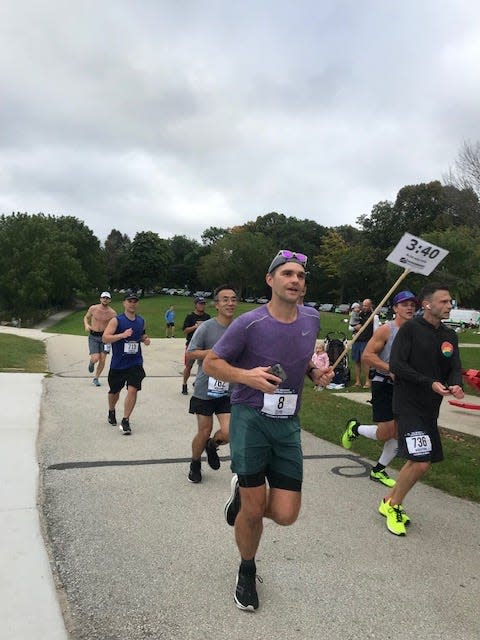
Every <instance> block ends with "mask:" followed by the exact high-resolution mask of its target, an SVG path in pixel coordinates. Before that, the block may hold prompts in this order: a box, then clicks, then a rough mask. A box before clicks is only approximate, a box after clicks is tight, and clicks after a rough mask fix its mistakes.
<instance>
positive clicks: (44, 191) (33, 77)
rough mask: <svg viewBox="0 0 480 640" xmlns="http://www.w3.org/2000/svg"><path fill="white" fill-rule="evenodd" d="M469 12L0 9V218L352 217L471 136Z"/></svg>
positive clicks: (408, 2) (184, 5)
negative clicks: (14, 214) (44, 215)
mask: <svg viewBox="0 0 480 640" xmlns="http://www.w3.org/2000/svg"><path fill="white" fill-rule="evenodd" d="M479 68H480V3H478V2H477V1H476V0H472V1H461V0H452V1H451V2H445V1H443V2H442V1H441V0H431V1H430V0H402V2H398V1H396V2H389V1H388V0H378V1H376V2H374V1H372V0H363V1H362V2H359V1H358V0H352V1H343V2H342V1H341V0H329V1H322V0H292V1H282V0H277V1H274V0H264V1H262V0H257V1H251V0H241V1H240V0H229V1H227V0H224V1H222V2H220V1H217V0H208V1H205V2H203V1H200V0H199V1H193V0H171V1H169V2H167V1H164V0H135V1H134V0H130V1H127V0H95V1H94V2H93V1H83V0H76V1H75V2H74V1H72V0H65V1H60V0H45V1H43V2H34V1H33V0H29V1H28V2H25V1H24V0H2V2H1V3H0V87H1V89H0V118H1V121H0V213H4V214H7V215H8V214H10V213H12V212H13V211H22V212H23V211H27V212H29V213H38V212H40V211H41V212H43V213H49V214H53V215H71V216H75V217H77V218H79V219H81V220H83V221H84V222H85V223H86V224H87V226H88V227H90V229H92V231H93V232H94V233H95V235H97V237H98V238H99V239H100V240H101V241H102V242H103V241H104V240H105V238H106V237H107V235H108V233H109V232H110V231H111V229H112V228H115V229H118V230H120V231H121V232H122V233H126V234H128V235H129V236H130V238H131V239H133V237H134V236H135V233H136V232H137V231H154V232H156V233H158V234H159V235H160V236H161V237H162V238H169V237H172V236H173V235H176V234H180V235H186V236H188V237H190V238H196V239H200V236H201V234H202V232H203V231H204V230H205V229H207V228H208V227H211V226H219V227H230V226H233V225H237V224H242V223H244V222H246V221H248V220H254V219H255V218H256V217H257V216H261V215H264V214H266V213H268V212H270V211H277V212H280V213H284V214H285V215H287V216H295V217H296V218H301V219H303V218H308V219H311V220H315V221H317V222H318V223H319V224H322V225H325V226H337V225H340V224H355V220H356V218H357V217H358V216H359V215H361V214H369V213H370V212H371V209H372V206H373V205H374V204H376V203H377V202H379V201H382V200H394V199H395V196H396V194H397V192H398V190H399V189H400V188H402V187H403V186H404V185H406V184H417V183H419V182H426V181H430V180H434V179H441V178H442V176H443V175H444V174H445V173H446V172H447V171H448V168H449V166H452V165H453V164H454V161H455V158H456V156H457V154H458V151H459V150H460V148H461V146H462V144H463V142H464V141H471V142H476V141H478V140H480V132H479V126H480V104H479V103H480V87H479V77H480V75H479Z"/></svg>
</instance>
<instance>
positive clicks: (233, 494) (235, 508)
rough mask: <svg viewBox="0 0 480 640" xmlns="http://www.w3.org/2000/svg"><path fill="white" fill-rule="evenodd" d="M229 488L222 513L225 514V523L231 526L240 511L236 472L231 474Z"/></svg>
mask: <svg viewBox="0 0 480 640" xmlns="http://www.w3.org/2000/svg"><path fill="white" fill-rule="evenodd" d="M230 489H231V491H230V497H229V498H228V500H227V502H226V503H225V507H224V509H223V513H224V514H225V520H226V521H227V523H228V524H229V525H230V526H231V527H233V526H234V524H235V519H236V517H237V514H238V512H239V511H240V489H239V488H238V476H237V474H236V473H234V474H233V477H232V481H231V482H230Z"/></svg>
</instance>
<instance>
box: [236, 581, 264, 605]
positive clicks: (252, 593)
mask: <svg viewBox="0 0 480 640" xmlns="http://www.w3.org/2000/svg"><path fill="white" fill-rule="evenodd" d="M256 580H258V581H259V582H262V579H261V578H260V576H257V574H256V573H251V574H250V573H240V571H239V572H238V574H237V586H236V587H235V595H234V596H233V599H234V600H235V604H236V605H237V607H238V608H239V609H242V611H255V609H258V594H257V585H256Z"/></svg>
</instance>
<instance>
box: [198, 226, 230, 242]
mask: <svg viewBox="0 0 480 640" xmlns="http://www.w3.org/2000/svg"><path fill="white" fill-rule="evenodd" d="M229 233H230V229H223V228H222V227H209V228H208V229H205V231H204V232H203V233H202V241H203V244H204V245H206V246H211V245H212V244H215V242H217V241H218V240H221V239H222V238H223V237H224V236H226V235H228V234H229Z"/></svg>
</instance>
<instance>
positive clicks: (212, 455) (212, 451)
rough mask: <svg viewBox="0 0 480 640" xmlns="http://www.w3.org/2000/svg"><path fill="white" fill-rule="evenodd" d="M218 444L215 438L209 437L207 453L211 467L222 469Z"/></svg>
mask: <svg viewBox="0 0 480 640" xmlns="http://www.w3.org/2000/svg"><path fill="white" fill-rule="evenodd" d="M217 449H218V447H217V445H216V444H215V440H214V439H213V438H209V439H208V440H207V444H206V445H205V453H206V454H207V462H208V465H209V467H211V468H212V469H214V470H215V471H216V470H217V469H220V458H219V457H218V453H217Z"/></svg>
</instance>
